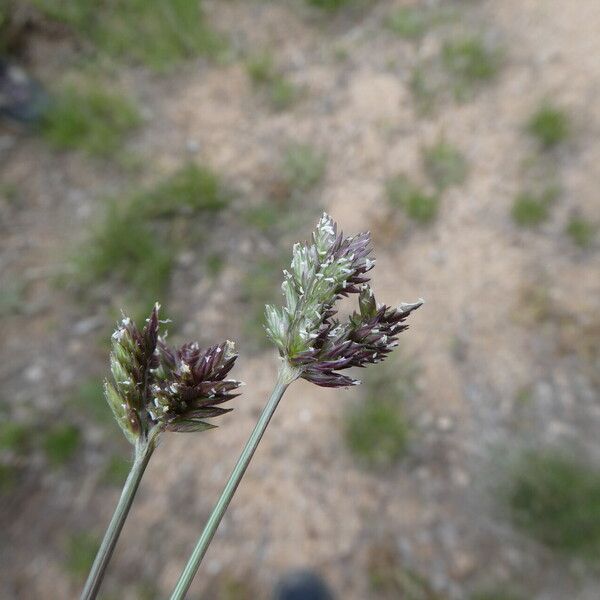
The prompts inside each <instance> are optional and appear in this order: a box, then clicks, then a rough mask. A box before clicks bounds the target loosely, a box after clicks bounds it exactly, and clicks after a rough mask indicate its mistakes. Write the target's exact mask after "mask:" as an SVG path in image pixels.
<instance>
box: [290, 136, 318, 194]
mask: <svg viewBox="0 0 600 600" xmlns="http://www.w3.org/2000/svg"><path fill="white" fill-rule="evenodd" d="M325 165H326V160H325V155H324V154H323V153H321V152H319V151H318V150H316V149H315V148H314V147H313V146H311V145H309V144H292V145H291V146H289V147H288V148H287V150H286V152H285V156H284V159H283V179H284V180H285V182H286V184H287V186H288V187H289V189H290V190H292V191H298V192H307V191H309V190H311V189H312V188H314V187H315V186H316V185H317V184H318V183H320V182H321V180H322V179H323V177H324V175H325Z"/></svg>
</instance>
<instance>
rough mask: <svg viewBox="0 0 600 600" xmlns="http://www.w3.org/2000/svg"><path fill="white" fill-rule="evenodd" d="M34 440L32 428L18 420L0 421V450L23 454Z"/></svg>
mask: <svg viewBox="0 0 600 600" xmlns="http://www.w3.org/2000/svg"><path fill="white" fill-rule="evenodd" d="M31 442H32V432H31V428H30V427H28V426H27V425H24V424H22V423H17V422H16V421H3V422H2V423H0V450H6V451H9V452H14V453H16V454H23V453H24V452H25V451H26V450H27V448H28V447H29V446H30V445H31Z"/></svg>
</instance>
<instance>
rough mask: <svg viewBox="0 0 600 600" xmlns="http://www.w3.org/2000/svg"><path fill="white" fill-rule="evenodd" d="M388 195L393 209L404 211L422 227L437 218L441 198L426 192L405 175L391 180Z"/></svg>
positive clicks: (388, 184) (387, 187) (388, 185)
mask: <svg viewBox="0 0 600 600" xmlns="http://www.w3.org/2000/svg"><path fill="white" fill-rule="evenodd" d="M386 194H387V200H388V203H389V205H390V206H391V207H392V208H401V209H403V210H404V211H405V213H406V215H407V216H408V217H409V218H410V219H412V220H413V221H416V222H417V223H419V224H421V225H427V224H429V223H431V222H433V221H434V220H435V218H436V217H437V214H438V211H439V205H440V200H439V197H438V196H437V195H436V194H429V193H427V192H425V191H424V190H422V189H421V188H419V187H418V186H417V185H416V184H415V183H413V182H412V181H411V180H410V179H409V178H408V177H406V176H405V175H396V176H395V177H392V178H391V179H389V180H388V182H387V184H386Z"/></svg>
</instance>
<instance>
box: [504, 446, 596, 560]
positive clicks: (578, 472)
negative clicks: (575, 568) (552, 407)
mask: <svg viewBox="0 0 600 600" xmlns="http://www.w3.org/2000/svg"><path fill="white" fill-rule="evenodd" d="M508 505H509V509H510V513H511V516H512V519H513V522H514V523H515V525H516V526H517V527H519V528H520V529H522V530H523V531H525V532H527V533H529V534H531V535H532V536H533V537H534V538H536V539H537V540H538V541H540V542H541V543H543V544H545V545H547V546H549V547H550V548H553V549H554V550H557V551H561V552H564V553H567V554H571V555H576V556H583V557H589V558H594V559H596V558H598V556H600V472H599V471H598V470H596V469H593V468H592V467H590V466H588V465H587V464H585V463H584V462H583V461H580V460H578V459H575V458H573V457H571V456H568V455H566V454H564V453H560V452H556V451H547V452H540V451H538V452H529V453H526V454H524V455H523V456H521V457H520V459H519V460H518V461H517V462H516V464H515V465H514V466H513V469H512V471H511V480H510V484H509V493H508Z"/></svg>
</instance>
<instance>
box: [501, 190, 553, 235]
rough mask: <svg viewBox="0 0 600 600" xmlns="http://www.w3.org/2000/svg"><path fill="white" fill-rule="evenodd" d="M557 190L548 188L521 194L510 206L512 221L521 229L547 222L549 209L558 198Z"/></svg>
mask: <svg viewBox="0 0 600 600" xmlns="http://www.w3.org/2000/svg"><path fill="white" fill-rule="evenodd" d="M558 193H559V192H558V189H557V188H555V187H549V188H546V189H545V190H542V191H541V192H538V193H535V192H531V191H525V192H521V193H520V194H519V195H518V196H517V197H516V198H515V201H514V203H513V206H512V210H511V215H512V218H513V221H514V222H515V223H516V224H517V225H520V226H521V227H536V226H538V225H540V224H541V223H543V222H544V221H547V220H548V217H549V216H550V208H551V207H552V204H553V203H554V201H555V200H556V198H557V197H558Z"/></svg>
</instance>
